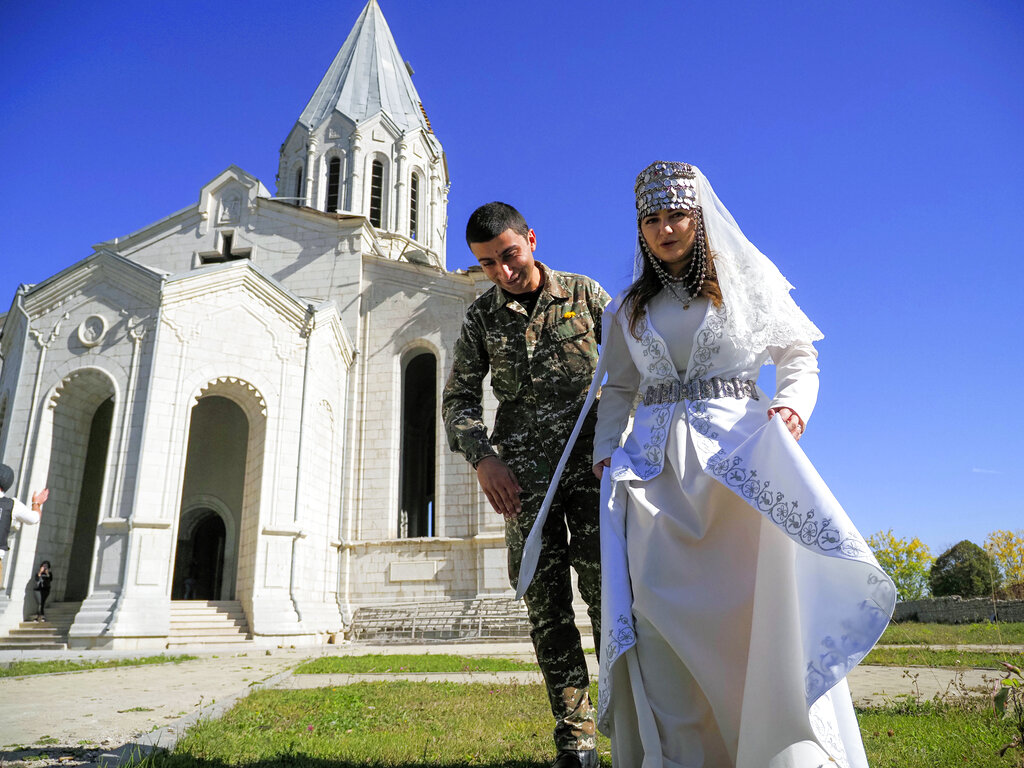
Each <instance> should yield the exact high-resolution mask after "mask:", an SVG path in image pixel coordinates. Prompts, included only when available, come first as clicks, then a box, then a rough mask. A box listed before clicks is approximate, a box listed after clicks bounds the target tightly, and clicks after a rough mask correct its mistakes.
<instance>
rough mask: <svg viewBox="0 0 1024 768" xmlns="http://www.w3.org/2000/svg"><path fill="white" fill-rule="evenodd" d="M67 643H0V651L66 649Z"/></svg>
mask: <svg viewBox="0 0 1024 768" xmlns="http://www.w3.org/2000/svg"><path fill="white" fill-rule="evenodd" d="M67 649H68V645H67V643H11V642H8V641H4V642H2V643H0V651H66V650H67Z"/></svg>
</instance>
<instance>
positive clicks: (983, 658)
mask: <svg viewBox="0 0 1024 768" xmlns="http://www.w3.org/2000/svg"><path fill="white" fill-rule="evenodd" d="M1000 661H1008V662H1010V663H1011V664H1016V665H1017V666H1020V665H1022V664H1024V653H983V652H981V651H953V650H950V651H939V650H931V649H929V648H915V647H913V646H911V647H907V648H875V649H874V650H872V651H871V653H869V654H868V655H867V656H866V657H865V659H864V661H863V662H862V663H863V664H872V665H875V666H879V667H906V666H922V667H962V668H972V667H974V668H979V669H997V670H999V671H1000V672H1001V671H1002V669H1003V668H1002V667H1001V666H999V662H1000Z"/></svg>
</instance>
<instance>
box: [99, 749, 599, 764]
mask: <svg viewBox="0 0 1024 768" xmlns="http://www.w3.org/2000/svg"><path fill="white" fill-rule="evenodd" d="M552 759H554V755H552ZM550 765H551V761H550V760H548V761H540V762H538V761H536V760H517V759H510V760H507V761H494V760H490V761H487V762H481V761H477V760H456V761H453V760H432V759H425V760H411V761H392V760H383V761H367V760H328V759H324V758H319V757H310V756H309V755H305V754H303V753H301V752H289V753H285V754H281V755H277V756H275V757H270V758H263V759H261V760H256V761H253V762H238V763H229V762H225V761H223V760H208V759H203V758H197V757H195V756H193V755H181V754H173V753H169V752H164V751H162V750H159V751H156V752H153V753H152V754H150V755H149V756H148V757H145V758H143V759H142V760H141V761H137V762H123V763H121V764H120V768H298V766H302V768H548V766H550ZM602 765H609V766H610V765H611V762H610V761H609V762H607V763H604V762H602ZM110 768H114V766H113V765H111V766H110Z"/></svg>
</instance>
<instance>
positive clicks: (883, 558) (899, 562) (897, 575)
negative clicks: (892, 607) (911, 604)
mask: <svg viewBox="0 0 1024 768" xmlns="http://www.w3.org/2000/svg"><path fill="white" fill-rule="evenodd" d="M868 546H869V547H871V551H872V552H874V553H875V557H876V558H877V559H878V564H879V565H880V566H882V570H884V571H885V572H886V573H888V574H889V577H890V578H891V579H892V580H893V582H895V584H896V594H897V595H898V596H899V599H900V600H917V599H919V598H922V597H925V596H926V595H927V594H928V569H929V568H931V565H932V561H933V560H934V558H933V557H932V553H931V552H930V551H929V550H928V547H927V545H925V544H923V543H921V540H920V539H919V538H917V537H916V536H915V537H914V538H913V539H911V540H910V541H907V540H906V539H900V538H897V537H896V536H895V535H894V534H893V532H892V528H890V529H889V530H888V531H879V532H878V533H876V534H873V535H872V536H869V537H868Z"/></svg>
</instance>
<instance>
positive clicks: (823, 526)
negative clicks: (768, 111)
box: [520, 162, 895, 768]
mask: <svg viewBox="0 0 1024 768" xmlns="http://www.w3.org/2000/svg"><path fill="white" fill-rule="evenodd" d="M635 191H636V213H637V229H638V232H637V250H636V257H635V265H634V282H633V284H632V285H631V286H630V287H629V288H628V289H627V290H626V291H625V292H624V293H623V294H622V295H620V296H619V297H617V298H616V299H615V300H614V301H613V302H612V303H611V304H609V305H608V307H607V308H606V310H605V315H604V324H603V331H602V339H603V345H604V346H603V350H602V355H601V363H600V364H599V368H598V372H597V375H596V376H595V381H594V385H593V386H592V388H591V393H590V398H591V400H592V399H593V398H594V397H595V395H596V390H597V388H598V385H599V384H600V382H601V379H602V378H603V376H604V372H605V371H607V374H608V378H607V381H606V382H605V383H604V386H603V388H602V389H601V400H600V405H599V410H598V427H597V434H596V436H595V440H594V471H595V473H596V474H597V475H598V476H599V477H601V478H602V489H603V493H602V517H601V550H602V551H601V567H602V632H603V638H602V645H601V648H600V652H601V653H600V658H601V671H600V681H599V689H600V694H599V705H598V706H599V721H598V723H599V726H600V727H601V728H602V730H603V731H605V732H606V733H608V734H609V735H610V736H611V739H612V754H613V762H614V764H615V765H618V766H623V767H624V768H625V767H626V766H628V767H630V768H633V767H635V768H640V766H643V768H657V767H661V766H664V767H665V768H677V767H682V766H686V767H689V766H708V767H709V768H710V767H712V766H713V767H714V768H718V767H719V766H737V767H738V768H764V766H770V768H790V767H792V768H804V766H807V767H808V768H811V767H812V766H819V765H840V766H859V767H864V766H867V758H866V756H865V754H864V748H863V745H862V743H861V739H860V733H859V730H858V727H857V721H856V716H855V714H854V711H853V706H852V702H851V699H850V693H849V688H848V687H847V684H846V680H845V677H846V674H847V673H848V672H849V670H850V669H851V668H852V667H853V666H854V665H856V664H857V663H858V662H859V661H860V660H861V659H862V658H863V657H864V656H865V655H866V654H867V652H868V651H869V650H870V649H871V647H872V646H873V645H874V643H875V642H876V641H877V640H878V638H879V636H880V635H881V633H882V631H883V630H884V629H885V627H886V624H887V623H888V619H889V616H890V615H891V613H892V608H893V605H894V602H895V590H894V588H893V585H892V582H891V580H890V579H889V578H888V576H886V575H885V573H884V572H883V571H882V570H881V569H880V568H879V566H878V563H877V562H876V561H875V558H874V556H873V555H872V554H871V551H870V550H869V549H868V547H867V545H866V544H865V542H864V539H863V538H862V537H861V535H860V534H859V533H858V532H857V530H856V528H854V526H853V524H852V523H851V522H850V520H849V518H848V517H847V515H846V513H845V512H844V511H843V509H842V507H841V506H840V505H839V503H838V502H837V501H836V499H835V498H834V497H833V496H832V494H831V493H830V492H829V490H828V488H827V486H826V485H825V483H824V482H823V481H822V480H821V478H820V477H819V475H818V474H817V472H816V471H815V469H814V467H813V466H812V465H811V463H810V461H809V460H808V458H807V457H806V455H805V454H804V453H803V451H801V450H800V448H799V446H798V445H797V441H798V440H799V439H800V436H801V435H802V434H803V431H804V429H805V428H806V425H807V421H808V419H809V418H810V415H811V411H812V409H813V407H814V402H815V399H816V397H817V391H818V376H817V374H818V369H817V355H816V353H815V351H814V348H813V346H812V345H811V343H812V342H813V341H816V340H818V339H820V338H822V335H821V333H820V331H818V329H817V328H816V327H815V326H814V324H813V323H811V321H810V320H808V319H807V317H806V316H805V315H804V313H803V312H802V311H801V310H800V309H799V307H797V305H796V304H795V303H794V302H793V300H792V298H791V297H790V295H789V291H790V290H791V288H792V286H790V285H789V283H788V282H787V281H786V279H785V278H784V277H783V276H782V275H781V274H780V273H779V271H778V270H777V269H776V267H775V266H774V265H773V264H772V263H771V262H770V261H769V260H768V259H767V258H766V257H765V256H764V255H763V254H761V253H760V251H758V250H757V249H756V248H755V247H754V246H753V245H752V244H751V243H750V241H749V240H747V238H746V237H745V236H744V235H743V233H742V231H741V230H740V229H739V227H738V226H737V224H736V222H735V220H734V219H733V217H732V216H731V215H730V214H729V212H728V210H727V209H726V208H725V206H724V205H723V204H722V203H721V201H720V200H719V199H718V197H717V196H716V195H715V193H714V191H713V190H712V188H711V185H710V184H709V183H708V181H707V179H706V178H705V177H704V175H703V174H702V173H701V172H700V171H699V170H698V169H697V168H695V167H694V166H691V165H688V164H685V163H674V162H657V163H653V164H652V165H650V166H648V167H647V168H645V169H644V170H643V171H642V172H641V173H640V175H639V177H638V178H637V182H636V187H635ZM769 361H771V362H774V364H775V366H776V392H775V395H774V397H771V398H769V397H768V395H766V394H765V393H764V392H762V391H761V390H760V389H758V387H757V385H756V383H755V381H756V379H757V376H758V372H759V370H760V368H761V366H762V365H764V364H766V363H768V362H769ZM634 403H635V404H636V407H635V413H634V418H633V422H632V425H631V428H629V417H630V415H631V412H633V406H634ZM588 408H589V402H588V405H587V406H585V407H584V413H586V412H587V409H588ZM570 448H571V446H567V448H566V451H567V453H568V450H569V449H570ZM557 481H558V474H557V473H556V476H555V478H554V480H553V482H552V488H554V486H555V485H556V484H557ZM543 520H544V516H543V514H542V515H541V516H540V517H539V518H538V520H537V523H536V525H535V530H538V529H539V528H541V527H542V526H543ZM531 538H533V537H532V536H531ZM529 547H530V544H529V543H528V544H527V548H528V552H529ZM533 562H534V560H533V559H532V558H530V557H527V556H524V567H523V572H522V573H521V575H520V590H522V589H525V587H524V586H523V584H524V583H528V582H529V578H528V577H529V576H531V575H532V573H530V570H529V569H530V567H531V564H532V563H533Z"/></svg>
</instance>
